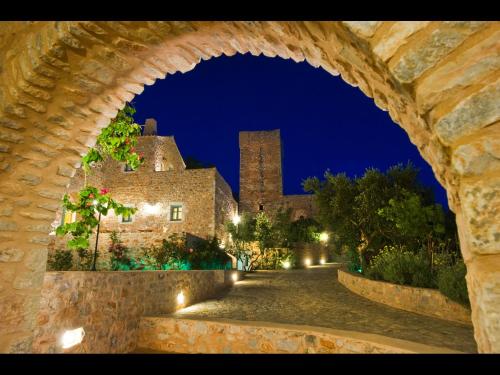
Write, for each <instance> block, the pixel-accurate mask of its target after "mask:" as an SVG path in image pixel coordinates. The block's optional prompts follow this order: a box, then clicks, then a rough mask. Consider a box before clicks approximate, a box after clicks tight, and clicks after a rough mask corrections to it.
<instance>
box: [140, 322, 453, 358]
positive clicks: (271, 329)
mask: <svg viewBox="0 0 500 375" xmlns="http://www.w3.org/2000/svg"><path fill="white" fill-rule="evenodd" d="M138 336H139V338H138V345H137V346H138V349H137V352H141V351H143V352H146V353H147V352H148V351H149V350H154V351H164V352H168V353H206V354H209V353H212V354H215V353H232V354H234V353H245V354H271V353H272V354H299V353H323V354H326V353H344V354H347V353H373V354H375V353H384V354H389V353H407V354H408V353H434V354H435V353H457V352H455V351H453V350H450V349H447V348H438V347H433V346H428V345H424V344H419V343H414V342H409V341H404V340H399V339H394V338H389V337H384V336H379V335H374V334H366V333H360V332H352V331H343V330H336V329H331V328H324V327H321V328H319V327H309V326H298V325H290V324H278V323H267V322H247V321H235V320H226V319H217V320H212V321H210V320H198V319H197V320H194V319H193V320H191V319H177V318H170V317H145V318H142V319H141V321H140V326H139V334H138Z"/></svg>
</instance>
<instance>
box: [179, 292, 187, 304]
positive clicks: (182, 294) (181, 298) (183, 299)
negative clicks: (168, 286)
mask: <svg viewBox="0 0 500 375" xmlns="http://www.w3.org/2000/svg"><path fill="white" fill-rule="evenodd" d="M185 301H186V297H184V292H180V293H179V294H177V304H178V305H179V306H182V305H184V302H185Z"/></svg>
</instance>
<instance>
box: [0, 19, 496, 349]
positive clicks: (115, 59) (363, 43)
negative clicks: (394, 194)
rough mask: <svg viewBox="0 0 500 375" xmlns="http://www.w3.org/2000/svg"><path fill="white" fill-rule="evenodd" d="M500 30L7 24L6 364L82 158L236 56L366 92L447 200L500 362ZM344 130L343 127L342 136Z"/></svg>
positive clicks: (1, 238)
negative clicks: (314, 71) (278, 61)
mask: <svg viewBox="0 0 500 375" xmlns="http://www.w3.org/2000/svg"><path fill="white" fill-rule="evenodd" d="M499 33H500V22H498V21H491V22H487V21H432V22H427V21H402V22H393V21H390V22H385V21H376V22H371V21H349V22H342V21H292V22H288V21H285V22H281V21H241V22H231V21H202V22H178V21H166V22H163V21H157V22H148V21H141V22H128V21H120V22H118V21H110V22H108V21H40V22H3V23H2V24H1V25H0V67H1V69H0V98H1V100H0V204H1V208H0V316H2V317H3V319H2V320H1V321H0V352H26V351H28V352H29V351H30V350H31V343H32V337H33V334H32V333H33V327H34V324H35V316H36V313H37V310H38V306H39V300H40V295H41V294H40V293H41V287H42V283H43V275H44V272H45V268H46V259H47V245H48V243H49V242H50V237H49V233H50V223H51V222H52V221H53V220H54V215H55V212H56V211H57V209H58V207H59V203H60V199H61V197H62V196H63V194H64V192H65V191H66V187H67V185H68V183H69V181H70V178H71V177H72V176H73V175H74V173H75V171H76V169H77V168H78V165H79V161H80V159H81V156H82V155H83V154H85V153H86V152H87V150H88V147H89V146H92V145H94V144H95V140H96V137H97V135H98V134H99V132H100V129H102V128H103V127H105V126H107V125H108V123H109V121H110V119H112V118H113V117H114V116H115V115H116V113H117V111H118V110H119V109H120V108H122V107H123V106H124V104H125V102H127V101H131V100H132V99H133V98H134V96H135V95H137V94H140V93H141V92H142V91H143V89H144V85H152V84H154V82H155V81H156V80H157V79H159V78H165V76H166V75H167V74H174V73H175V72H187V71H189V70H191V69H194V68H195V67H196V65H197V64H198V63H199V62H200V61H201V60H202V59H203V60H206V59H209V58H211V57H214V56H220V55H221V54H225V55H227V56H232V55H234V54H236V53H251V54H253V55H260V54H264V55H265V56H269V57H275V56H279V57H281V58H291V59H293V60H294V61H297V62H299V61H307V62H308V63H309V64H311V65H312V66H314V67H321V68H323V69H324V70H326V71H327V72H329V73H331V74H332V75H335V76H337V75H340V76H341V78H342V79H343V80H344V81H345V82H347V83H349V84H350V85H352V86H354V87H358V88H359V89H360V90H361V91H362V92H363V93H364V94H366V95H367V96H368V97H370V98H373V100H374V104H375V105H376V106H377V107H379V108H381V109H382V110H384V111H388V114H389V115H390V116H391V118H392V119H393V120H394V122H395V123H397V124H399V125H400V126H401V127H402V128H403V129H404V130H405V131H406V132H407V134H408V136H409V139H410V141H411V142H412V143H413V144H415V146H416V147H417V148H418V150H419V152H420V154H421V155H422V157H423V158H424V159H425V160H427V161H428V162H429V164H430V165H431V166H432V169H433V171H434V174H435V176H436V178H437V179H438V181H439V182H440V183H441V184H442V185H443V186H444V187H445V188H446V190H447V194H448V201H449V204H450V207H451V209H452V210H453V211H454V212H455V214H456V218H457V224H458V230H459V236H460V244H461V251H462V254H463V256H464V259H465V263H466V265H467V287H468V290H469V296H470V299H471V307H472V321H473V324H474V330H475V335H476V340H477V342H478V347H479V351H480V352H500V319H498V310H499V308H500V287H499V285H500V246H499V243H500V236H498V233H499V232H500V228H499V225H500V220H498V212H499V198H498V197H499V191H500V186H499V176H500V158H499V155H500V143H499V142H498V139H499V137H498V134H499V130H500V122H499V121H500V110H499V106H498V101H499V96H500V95H499V91H498V88H499V82H498V75H499V66H500V65H499V59H498V46H499V44H500V40H499ZM332 126H334V125H332Z"/></svg>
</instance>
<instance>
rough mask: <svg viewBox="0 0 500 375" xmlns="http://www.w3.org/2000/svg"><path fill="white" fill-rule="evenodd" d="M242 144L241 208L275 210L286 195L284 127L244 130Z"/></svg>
mask: <svg viewBox="0 0 500 375" xmlns="http://www.w3.org/2000/svg"><path fill="white" fill-rule="evenodd" d="M239 144H240V211H241V212H249V213H252V214H255V213H257V212H259V211H264V212H272V211H274V210H275V209H277V207H278V206H279V205H280V203H281V200H282V197H283V178H282V171H281V137H280V130H279V129H276V130H269V131H242V132H240V134H239Z"/></svg>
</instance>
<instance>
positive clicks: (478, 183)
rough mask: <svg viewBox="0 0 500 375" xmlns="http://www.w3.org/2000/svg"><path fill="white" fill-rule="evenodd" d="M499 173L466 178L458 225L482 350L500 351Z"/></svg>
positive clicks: (477, 335)
mask: <svg viewBox="0 0 500 375" xmlns="http://www.w3.org/2000/svg"><path fill="white" fill-rule="evenodd" d="M499 191H500V177H494V176H491V175H489V176H481V177H480V178H474V179H468V180H463V181H462V182H461V185H460V191H459V196H460V208H459V210H457V212H456V214H457V225H458V231H459V236H460V247H461V249H462V254H463V256H464V260H465V263H466V265H467V276H466V279H467V288H468V291H469V298H470V301H471V308H472V322H473V324H474V336H475V339H476V342H477V345H478V351H479V352H480V353H500V246H499V242H500V228H499V223H500V220H499V209H500V194H499Z"/></svg>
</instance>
